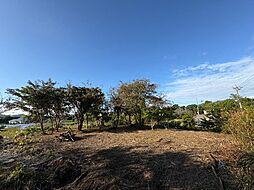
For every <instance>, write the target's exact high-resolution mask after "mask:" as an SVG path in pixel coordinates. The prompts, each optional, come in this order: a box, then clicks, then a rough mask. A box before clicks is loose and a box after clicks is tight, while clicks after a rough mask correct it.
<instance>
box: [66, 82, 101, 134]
mask: <svg viewBox="0 0 254 190" xmlns="http://www.w3.org/2000/svg"><path fill="white" fill-rule="evenodd" d="M67 94H68V96H67V98H68V102H69V103H70V106H71V109H72V111H73V112H74V113H75V116H76V119H77V122H78V130H82V127H83V123H84V120H85V115H86V117H87V121H88V116H89V114H90V113H94V112H95V110H98V109H99V108H100V106H101V105H102V103H103V100H104V94H103V93H102V91H101V89H100V88H87V87H77V86H72V85H71V84H69V85H68V90H67Z"/></svg>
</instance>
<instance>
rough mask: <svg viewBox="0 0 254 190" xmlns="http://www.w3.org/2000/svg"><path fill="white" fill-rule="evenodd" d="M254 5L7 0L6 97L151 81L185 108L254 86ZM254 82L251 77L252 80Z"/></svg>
mask: <svg viewBox="0 0 254 190" xmlns="http://www.w3.org/2000/svg"><path fill="white" fill-rule="evenodd" d="M253 9H254V1H251V0H239V1H237V0H227V1H226V0H217V1H203V0H153V1H152V0H135V1H134V0H125V1H119V0H100V1H99V0H80V1H78V0H75V1H71V0H68V1H66V0H43V1H39V0H23V1H18V0H1V1H0V66H1V67H0V91H1V92H2V93H3V92H4V91H5V89H6V88H16V87H20V86H22V85H25V84H26V82H27V81H28V80H29V79H30V80H37V79H45V80H46V79H48V78H49V77H51V78H52V79H53V80H56V81H58V82H59V85H64V84H65V83H67V82H68V81H72V82H73V83H74V84H77V85H81V84H82V82H86V81H90V82H92V83H93V84H94V85H98V86H100V87H102V88H103V89H104V91H105V92H107V91H108V89H109V88H110V87H113V86H116V85H118V84H119V81H120V80H121V81H131V80H132V79H137V78H148V79H150V80H151V81H152V82H155V83H157V84H159V90H160V91H162V92H164V93H165V94H166V95H167V97H168V98H169V99H170V100H172V101H174V102H175V103H179V104H188V103H195V102H196V99H198V101H201V100H206V99H209V100H218V99H224V98H227V97H229V95H230V93H232V92H233V90H232V86H233V85H234V84H241V83H242V82H244V81H246V80H247V84H246V85H245V87H244V88H243V90H242V93H243V95H245V96H252V95H253V94H254V90H253V88H252V86H253V84H254V82H253V81H254V79H253V80H249V78H250V77H251V76H252V74H254V56H253V55H254V53H253V51H254V11H253ZM251 79H252V78H251Z"/></svg>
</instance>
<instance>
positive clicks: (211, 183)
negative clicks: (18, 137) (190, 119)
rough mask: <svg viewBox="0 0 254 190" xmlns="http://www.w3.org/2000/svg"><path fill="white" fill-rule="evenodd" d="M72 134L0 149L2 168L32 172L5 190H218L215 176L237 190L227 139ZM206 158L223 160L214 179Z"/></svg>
mask: <svg viewBox="0 0 254 190" xmlns="http://www.w3.org/2000/svg"><path fill="white" fill-rule="evenodd" d="M75 133H76V136H77V137H78V139H77V140H76V141H75V142H59V140H58V139H57V138H56V136H58V135H59V133H54V134H52V135H45V136H38V135H37V136H35V137H34V138H35V139H37V140H36V141H35V142H33V143H30V144H29V145H27V146H23V147H22V148H21V149H20V150H19V151H17V150H16V149H11V148H9V149H6V150H1V151H2V153H1V155H0V161H1V162H0V163H1V164H0V165H1V166H2V168H5V169H6V168H8V167H9V168H14V167H15V166H17V164H19V165H22V166H23V167H24V168H27V170H29V171H33V172H32V173H33V175H32V177H31V178H32V179H33V180H28V182H24V183H22V180H20V181H19V183H13V185H11V186H10V185H9V186H5V188H6V189H15V187H14V186H16V187H17V186H18V187H20V189H22V188H23V189H25V188H27V189H62V190H65V189H66V190H67V189H73V190H74V189H78V190H79V189H80V190H81V189H102V190H104V189H105V190H106V189H112V190H113V189H144V190H152V189H158V190H163V189H179V190H180V189H215V190H217V189H218V190H219V189H222V186H221V184H220V182H219V178H221V180H222V182H223V186H224V189H238V188H239V186H237V179H235V177H234V176H233V175H232V172H231V171H233V169H234V164H235V160H236V158H237V156H238V155H239V151H240V150H239V148H238V146H237V145H236V144H235V143H234V142H233V139H232V138H231V136H230V135H225V134H218V133H210V132H195V131H180V130H173V129H169V130H164V129H158V130H153V131H152V130H136V131H131V130H121V129H119V130H107V131H99V130H97V131H96V130H94V131H92V130H90V131H84V132H75ZM210 155H213V156H214V157H215V158H216V160H217V161H219V160H220V161H222V162H221V163H222V165H221V168H220V169H218V171H217V173H218V176H216V175H215V173H214V171H213V170H212V167H211V165H212V164H213V160H212V159H211V157H210ZM10 160H11V162H10ZM218 177H219V178H218ZM24 180H26V179H24ZM0 187H1V186H0ZM0 189H1V188H0Z"/></svg>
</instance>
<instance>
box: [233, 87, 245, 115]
mask: <svg viewBox="0 0 254 190" xmlns="http://www.w3.org/2000/svg"><path fill="white" fill-rule="evenodd" d="M233 89H234V90H235V91H236V100H237V102H238V103H239V106H240V109H241V111H243V106H242V103H241V100H240V93H239V92H240V90H241V89H242V87H240V86H237V85H235V86H234V87H233Z"/></svg>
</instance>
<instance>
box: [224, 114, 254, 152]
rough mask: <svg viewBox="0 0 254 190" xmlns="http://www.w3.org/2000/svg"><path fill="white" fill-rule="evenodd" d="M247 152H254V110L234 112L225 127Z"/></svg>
mask: <svg viewBox="0 0 254 190" xmlns="http://www.w3.org/2000/svg"><path fill="white" fill-rule="evenodd" d="M225 129H226V131H228V132H230V133H231V134H232V135H233V136H234V137H235V138H236V139H237V140H238V141H239V142H240V143H241V144H242V145H243V146H244V148H245V149H246V150H249V151H253V150H254V110H245V111H243V112H240V111H238V112H233V113H231V115H230V116H229V119H228V122H227V124H226V125H225Z"/></svg>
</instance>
